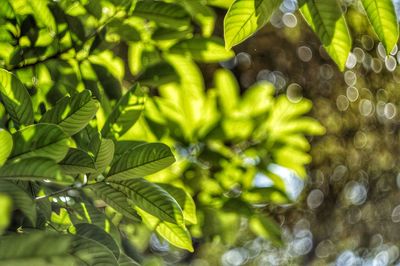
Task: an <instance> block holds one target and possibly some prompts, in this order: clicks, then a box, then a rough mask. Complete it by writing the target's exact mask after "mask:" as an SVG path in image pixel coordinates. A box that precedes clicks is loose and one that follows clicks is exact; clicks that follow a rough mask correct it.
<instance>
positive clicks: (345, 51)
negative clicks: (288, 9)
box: [299, 0, 352, 71]
mask: <svg viewBox="0 0 400 266" xmlns="http://www.w3.org/2000/svg"><path fill="white" fill-rule="evenodd" d="M299 6H300V11H301V13H302V15H303V17H304V19H305V20H306V21H307V23H308V24H309V25H310V27H311V28H312V29H313V31H314V32H315V33H316V34H317V35H318V37H319V39H320V40H321V42H322V45H323V46H324V48H325V49H326V51H327V53H328V54H329V56H330V57H331V58H332V59H333V61H335V63H336V65H337V66H338V67H339V69H340V70H341V71H343V70H344V68H345V65H346V61H347V57H348V55H349V53H350V49H351V45H352V41H351V37H350V33H349V30H348V29H347V25H346V20H345V18H344V15H343V13H342V10H341V8H340V7H339V4H338V3H337V2H336V1H315V0H302V1H300V2H299Z"/></svg>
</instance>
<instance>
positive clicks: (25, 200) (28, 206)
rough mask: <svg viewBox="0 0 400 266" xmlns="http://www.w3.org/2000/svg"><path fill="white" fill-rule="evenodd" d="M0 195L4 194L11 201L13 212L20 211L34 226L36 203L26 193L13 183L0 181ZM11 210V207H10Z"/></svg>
mask: <svg viewBox="0 0 400 266" xmlns="http://www.w3.org/2000/svg"><path fill="white" fill-rule="evenodd" d="M0 194H5V195H7V196H9V197H10V199H11V200H12V203H11V206H12V205H14V210H20V211H21V212H22V213H23V214H24V215H25V216H26V217H27V218H28V219H29V221H30V222H31V224H32V225H33V227H35V226H36V217H37V214H36V203H35V201H34V200H33V199H32V198H31V196H30V195H28V193H26V192H25V191H24V190H23V189H22V188H20V187H19V186H17V185H16V184H14V183H11V182H8V181H5V180H0ZM11 208H12V207H11Z"/></svg>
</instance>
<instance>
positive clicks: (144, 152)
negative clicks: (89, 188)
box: [107, 143, 175, 180]
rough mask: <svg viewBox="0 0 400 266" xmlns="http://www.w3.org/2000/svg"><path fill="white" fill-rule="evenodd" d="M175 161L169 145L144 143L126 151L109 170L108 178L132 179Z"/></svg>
mask: <svg viewBox="0 0 400 266" xmlns="http://www.w3.org/2000/svg"><path fill="white" fill-rule="evenodd" d="M173 162H175V158H174V156H173V154H172V152H171V150H170V149H169V147H168V146H167V145H165V144H162V143H144V144H142V145H138V146H136V147H135V148H133V149H131V150H129V152H126V153H124V155H122V156H121V157H120V158H119V159H118V160H117V161H116V162H115V163H114V164H113V165H112V166H111V169H110V171H109V172H108V176H107V180H116V179H132V178H135V177H144V176H146V175H150V174H153V173H155V172H158V171H160V170H162V169H164V168H165V167H167V166H169V165H171V164H172V163H173Z"/></svg>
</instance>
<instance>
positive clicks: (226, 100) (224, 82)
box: [214, 69, 240, 115]
mask: <svg viewBox="0 0 400 266" xmlns="http://www.w3.org/2000/svg"><path fill="white" fill-rule="evenodd" d="M214 83H215V87H216V88H217V92H218V100H219V103H220V105H221V109H222V111H223V113H224V114H225V115H228V114H231V113H232V112H234V110H235V108H236V107H237V104H238V102H239V96H240V95H239V93H240V88H239V84H238V83H237V81H236V79H235V76H234V75H233V73H232V72H230V71H229V70H225V69H218V70H217V71H216V72H215V75H214Z"/></svg>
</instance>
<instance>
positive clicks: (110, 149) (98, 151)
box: [89, 134, 114, 176]
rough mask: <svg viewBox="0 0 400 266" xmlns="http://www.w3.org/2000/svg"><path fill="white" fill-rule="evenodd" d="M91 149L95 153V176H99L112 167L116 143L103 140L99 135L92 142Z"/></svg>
mask: <svg viewBox="0 0 400 266" xmlns="http://www.w3.org/2000/svg"><path fill="white" fill-rule="evenodd" d="M89 149H90V152H92V153H93V157H94V164H95V166H96V171H95V172H94V173H93V176H97V175H99V174H101V173H102V172H104V170H105V169H106V168H107V167H108V166H109V165H110V163H111V161H112V159H113V156H114V142H113V141H112V140H110V139H104V138H101V136H100V134H97V135H95V136H94V137H93V138H92V140H91V141H90V144H89Z"/></svg>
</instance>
